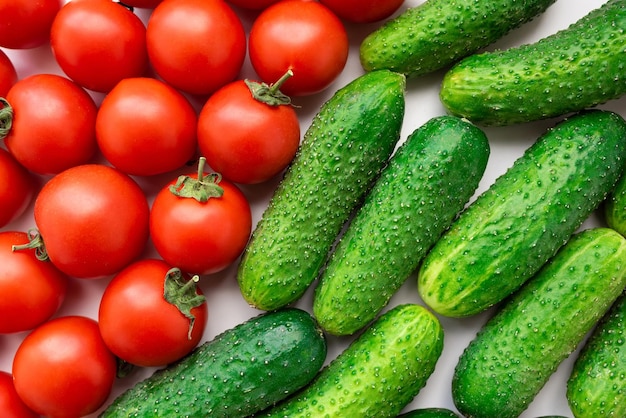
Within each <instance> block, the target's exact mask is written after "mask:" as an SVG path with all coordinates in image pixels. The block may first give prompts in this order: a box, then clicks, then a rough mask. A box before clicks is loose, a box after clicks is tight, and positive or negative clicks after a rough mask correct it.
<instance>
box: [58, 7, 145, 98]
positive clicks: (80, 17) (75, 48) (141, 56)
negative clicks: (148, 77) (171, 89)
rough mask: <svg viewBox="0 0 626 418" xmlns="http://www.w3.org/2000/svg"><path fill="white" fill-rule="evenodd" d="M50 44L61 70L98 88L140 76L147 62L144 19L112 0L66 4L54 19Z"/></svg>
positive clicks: (103, 89)
mask: <svg viewBox="0 0 626 418" xmlns="http://www.w3.org/2000/svg"><path fill="white" fill-rule="evenodd" d="M50 45H51V47H52V52H53V54H54V57H55V59H56V61H57V63H58V64H59V67H61V69H62V70H63V72H65V74H67V76H68V77H69V78H71V79H72V80H74V81H76V82H77V83H78V84H80V85H81V86H83V87H85V88H87V89H90V90H94V91H97V92H108V91H109V90H111V89H112V88H113V87H114V86H115V85H116V84H117V83H118V82H119V81H120V80H122V79H124V78H128V77H139V76H142V75H143V74H144V73H145V72H146V70H147V66H148V54H147V51H146V28H145V26H144V24H143V22H142V21H141V19H139V17H137V16H136V15H135V14H134V13H133V12H131V11H130V10H129V9H127V8H126V7H124V6H123V5H120V4H119V3H117V2H113V1H111V0H74V1H70V2H67V3H65V5H64V6H63V7H62V8H61V10H60V11H59V13H58V14H57V16H56V18H55V19H54V22H53V23H52V28H51V32H50Z"/></svg>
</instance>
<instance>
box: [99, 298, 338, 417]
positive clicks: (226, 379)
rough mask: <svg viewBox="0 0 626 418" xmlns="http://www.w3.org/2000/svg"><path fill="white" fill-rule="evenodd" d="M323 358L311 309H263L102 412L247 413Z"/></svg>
mask: <svg viewBox="0 0 626 418" xmlns="http://www.w3.org/2000/svg"><path fill="white" fill-rule="evenodd" d="M325 360H326V340H325V338H324V336H323V334H322V332H321V330H320V329H319V328H318V327H317V323H316V322H315V320H314V319H313V317H312V316H311V315H309V314H308V313H306V312H305V311H302V310H299V309H296V308H285V309H283V310H278V311H274V312H270V313H265V314H262V315H259V316H257V317H255V318H252V319H250V320H248V321H246V322H244V323H242V324H240V325H238V326H236V327H234V328H232V329H229V330H227V331H225V332H223V333H222V334H220V335H219V336H217V337H216V338H215V339H214V340H212V341H209V342H206V343H203V344H202V345H200V346H198V347H197V348H196V349H195V350H194V351H193V352H192V353H191V354H190V355H188V356H186V357H185V358H183V359H182V360H181V361H180V362H178V363H176V364H175V365H172V366H169V367H167V368H165V369H162V370H159V371H157V372H155V373H154V374H153V375H152V376H150V377H148V378H147V379H145V380H144V381H142V382H139V383H137V385H135V386H134V387H133V388H131V389H129V390H128V391H126V392H125V393H123V394H122V395H120V396H119V397H118V398H117V399H115V400H114V401H113V403H112V404H111V406H109V407H108V408H107V409H106V410H105V411H104V412H103V413H102V415H101V417H103V418H113V417H115V418H121V417H125V418H130V417H135V418H139V417H144V418H148V417H150V418H156V417H159V418H169V417H207V416H211V417H229V418H235V417H246V416H249V415H252V414H254V413H256V412H258V411H261V410H263V409H265V408H267V407H269V406H272V405H273V404H275V403H276V402H278V401H280V400H282V399H283V398H285V397H287V396H289V395H290V394H291V393H294V392H296V391H297V390H299V389H301V388H302V387H303V386H305V385H306V384H308V383H309V382H310V381H311V380H312V379H313V378H314V377H315V375H316V374H317V373H318V372H319V370H320V369H321V367H322V365H323V364H324V361H325Z"/></svg>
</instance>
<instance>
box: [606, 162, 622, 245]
mask: <svg viewBox="0 0 626 418" xmlns="http://www.w3.org/2000/svg"><path fill="white" fill-rule="evenodd" d="M602 209H603V213H602V215H603V216H604V220H605V221H606V223H607V225H608V226H609V227H611V228H613V229H614V230H616V231H617V232H619V233H620V234H622V235H624V236H626V173H625V174H624V175H622V177H620V179H619V180H618V181H617V184H616V185H615V188H614V189H613V190H611V193H610V194H609V196H608V197H607V199H606V201H605V202H604V207H603V208H602Z"/></svg>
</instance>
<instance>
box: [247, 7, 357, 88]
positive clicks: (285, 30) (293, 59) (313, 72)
mask: <svg viewBox="0 0 626 418" xmlns="http://www.w3.org/2000/svg"><path fill="white" fill-rule="evenodd" d="M248 48H249V53H250V62H251V64H252V66H253V68H254V70H255V71H256V73H257V74H258V75H259V77H260V78H261V80H263V81H265V82H267V83H270V82H273V81H275V80H278V79H279V78H280V77H281V76H282V75H283V74H284V73H285V72H286V71H287V70H289V69H291V70H292V71H293V73H294V75H293V77H291V78H290V79H289V80H287V81H286V82H285V84H284V85H283V86H282V88H281V90H282V91H283V92H284V93H285V94H287V95H289V96H304V95H310V94H314V93H317V92H320V91H322V90H324V89H325V88H327V87H328V86H329V85H330V84H332V82H333V81H335V79H336V78H337V77H338V76H339V74H341V72H342V71H343V69H344V67H345V65H346V62H347V59H348V52H349V48H350V44H349V41H348V35H347V33H346V29H345V27H344V26H343V23H342V22H341V20H340V19H339V18H338V17H337V16H335V14H334V13H332V12H331V11H330V10H329V9H328V8H327V7H326V6H324V5H322V4H320V3H318V2H317V1H306V0H286V1H280V2H278V3H276V4H274V5H272V6H270V7H268V8H267V9H265V10H263V11H262V12H261V13H260V14H259V15H258V17H257V18H256V19H255V21H254V22H253V24H252V28H251V29H250V35H249V45H248Z"/></svg>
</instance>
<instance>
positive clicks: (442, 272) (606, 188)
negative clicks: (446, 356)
mask: <svg viewBox="0 0 626 418" xmlns="http://www.w3.org/2000/svg"><path fill="white" fill-rule="evenodd" d="M625 155H626V121H624V119H623V118H622V117H621V116H619V115H617V114H616V113H613V112H609V111H601V110H590V111H584V112H581V113H578V114H576V115H574V116H572V117H570V118H567V119H564V120H562V121H560V123H558V124H557V125H556V126H554V127H552V128H551V129H548V130H547V131H546V132H545V133H544V134H543V135H542V136H541V137H540V138H539V139H538V140H537V142H536V143H534V144H533V145H531V146H530V147H529V148H528V149H527V150H526V152H525V153H524V155H522V156H521V157H519V158H518V159H517V160H516V161H515V163H514V164H513V166H512V167H510V168H509V169H508V170H507V171H506V173H504V174H503V175H501V176H500V177H499V178H497V179H496V180H495V182H494V183H493V184H491V186H490V187H489V188H488V189H487V190H486V191H484V192H483V193H482V194H481V195H480V196H478V197H477V199H476V200H475V201H474V202H472V203H471V204H470V205H469V206H468V207H467V208H466V209H465V210H464V211H463V212H462V213H461V214H460V216H459V217H458V218H457V219H456V221H455V222H454V223H453V224H452V226H451V227H450V229H449V230H447V231H446V233H444V235H443V236H442V237H441V238H440V239H439V241H438V242H437V243H436V244H435V246H434V247H433V248H432V249H431V251H430V252H429V253H428V254H427V255H426V257H425V258H424V261H423V263H422V265H421V267H420V269H419V271H418V291H419V294H420V296H421V297H422V299H423V300H424V301H425V302H426V304H427V305H428V306H430V307H431V308H432V309H433V310H434V311H436V312H437V313H439V314H441V315H445V316H452V317H463V316H470V315H474V314H477V313H479V312H482V311H484V310H486V309H487V308H489V307H491V306H492V305H494V304H496V303H498V302H500V301H501V300H503V299H504V298H505V297H506V296H508V295H510V294H511V293H513V291H515V290H516V289H517V288H519V287H520V286H521V285H522V284H523V283H524V282H525V281H526V280H527V279H529V278H530V277H531V276H532V275H534V274H535V273H536V272H537V271H538V270H539V268H540V267H541V266H542V265H543V264H544V263H545V262H546V261H548V259H549V258H550V257H552V256H553V255H554V253H555V252H556V251H557V250H558V248H559V247H561V246H562V245H563V244H564V243H565V242H566V241H567V240H568V239H569V237H570V236H571V235H572V234H573V233H574V232H575V231H576V229H578V227H579V226H580V225H582V223H583V221H585V220H586V219H587V218H588V216H589V215H590V214H591V213H592V212H593V211H594V210H595V209H596V208H597V207H598V206H599V205H600V203H601V202H602V201H603V200H604V199H605V198H606V196H607V195H608V193H609V192H610V191H611V190H612V189H613V187H614V185H615V183H616V182H617V180H618V179H619V177H620V176H621V173H622V171H623V166H624V163H625V161H624V156H625Z"/></svg>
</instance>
